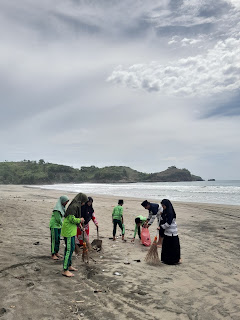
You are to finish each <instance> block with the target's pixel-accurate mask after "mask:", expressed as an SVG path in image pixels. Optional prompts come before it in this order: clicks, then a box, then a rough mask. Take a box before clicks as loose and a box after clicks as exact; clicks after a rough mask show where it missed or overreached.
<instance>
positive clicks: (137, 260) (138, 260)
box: [133, 259, 141, 262]
mask: <svg viewBox="0 0 240 320" xmlns="http://www.w3.org/2000/svg"><path fill="white" fill-rule="evenodd" d="M133 261H136V262H141V260H140V259H135V260H133Z"/></svg>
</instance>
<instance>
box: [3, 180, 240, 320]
mask: <svg viewBox="0 0 240 320" xmlns="http://www.w3.org/2000/svg"><path fill="white" fill-rule="evenodd" d="M83 192H84V190H83ZM63 194H66V193H64V192H60V191H49V190H42V189H36V188H27V187H24V186H12V185H5V186H3V185H1V186H0V248H1V250H0V318H1V319H3V320H4V319H6V320H13V319H18V320H30V319H31V320H36V319H37V320H38V319H40V320H50V319H72V320H74V319H89V320H95V319H96V320H97V319H101V320H108V319H113V320H115V319H116V320H121V319H123V320H125V319H134V320H138V319H148V320H153V319H155V320H157V319H167V320H176V319H179V320H185V319H186V320H187V319H191V320H215V319H225V320H228V319H235V320H239V319H240V304H239V301H240V263H239V262H240V223H239V222H240V207H239V206H224V205H212V204H211V205H210V204H197V203H189V204H186V203H179V202H178V203H177V202H176V203H174V202H173V205H174V208H175V210H176V213H177V224H178V231H179V238H180V243H181V252H182V254H181V257H182V261H183V263H182V264H181V265H176V266H168V265H164V264H160V265H159V266H157V267H156V266H150V265H148V264H147V263H146V262H145V261H144V258H145V256H146V254H147V251H148V249H149V248H147V247H144V246H142V245H141V244H140V242H139V240H138V238H137V237H136V240H135V243H134V244H133V243H131V239H132V237H133V230H134V218H135V217H136V216H137V215H139V214H141V215H144V216H147V214H148V212H147V211H146V210H144V209H143V208H142V207H141V205H140V203H141V201H142V200H145V199H132V198H124V201H125V204H124V220H125V226H126V239H127V242H126V243H123V242H122V241H121V237H120V236H119V235H120V230H119V229H118V231H117V236H118V239H117V241H115V242H113V241H112V240H110V239H109V237H112V220H111V214H112V210H113V207H114V206H115V205H116V204H117V200H118V198H116V197H110V196H97V195H91V196H93V198H94V202H93V207H94V209H95V214H96V216H97V219H98V222H99V232H100V238H101V239H102V241H103V250H102V251H100V252H96V251H94V250H93V251H90V261H89V264H86V263H83V262H82V259H81V258H79V257H75V256H74V257H73V265H74V266H75V267H78V271H77V272H75V277H73V278H71V279H70V278H66V277H63V276H62V274H61V272H62V260H61V261H53V260H52V259H51V258H50V232H49V220H50V217H51V213H52V209H53V207H54V205H55V203H56V201H57V199H58V197H59V196H61V195H63ZM67 195H68V196H69V198H70V199H72V198H73V197H74V196H75V193H67ZM148 200H151V199H148ZM160 200H161V199H159V201H158V202H160ZM170 200H171V199H170ZM153 202H156V201H153ZM156 227H157V222H156V221H154V223H153V225H152V226H151V227H150V229H149V230H150V233H151V237H152V238H153V237H154V235H155V234H156ZM94 238H96V228H95V226H94V224H93V223H92V222H90V242H91V241H92V240H93V239H94ZM63 243H64V241H61V248H60V253H61V254H63V253H64V245H63ZM160 252H161V249H159V256H160ZM136 260H138V261H139V260H140V262H137V261H136ZM115 273H117V274H115Z"/></svg>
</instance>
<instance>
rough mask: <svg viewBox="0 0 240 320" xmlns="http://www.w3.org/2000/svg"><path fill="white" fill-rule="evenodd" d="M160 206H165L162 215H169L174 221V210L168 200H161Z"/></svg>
mask: <svg viewBox="0 0 240 320" xmlns="http://www.w3.org/2000/svg"><path fill="white" fill-rule="evenodd" d="M161 204H163V205H164V206H166V209H163V214H164V215H170V216H172V217H173V218H174V219H176V213H175V210H174V208H173V205H172V203H171V201H170V200H168V199H163V200H162V201H161Z"/></svg>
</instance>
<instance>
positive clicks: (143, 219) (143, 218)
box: [133, 216, 147, 238]
mask: <svg viewBox="0 0 240 320" xmlns="http://www.w3.org/2000/svg"><path fill="white" fill-rule="evenodd" d="M136 218H139V219H140V220H141V225H142V226H143V225H144V223H145V222H146V221H147V218H145V217H143V216H138V217H136ZM137 230H138V226H137V224H136V223H135V230H134V236H133V238H135V237H136V234H137Z"/></svg>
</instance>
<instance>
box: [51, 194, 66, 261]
mask: <svg viewBox="0 0 240 320" xmlns="http://www.w3.org/2000/svg"><path fill="white" fill-rule="evenodd" d="M68 201H69V199H68V197H67V196H61V197H60V198H59V199H58V201H57V203H56V205H55V207H54V208H53V212H52V217H51V219H50V222H49V228H50V232H51V253H52V259H53V260H59V258H60V257H61V256H60V254H59V253H58V251H59V247H60V235H61V228H62V220H63V216H64V214H65V206H66V204H67V203H68Z"/></svg>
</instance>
